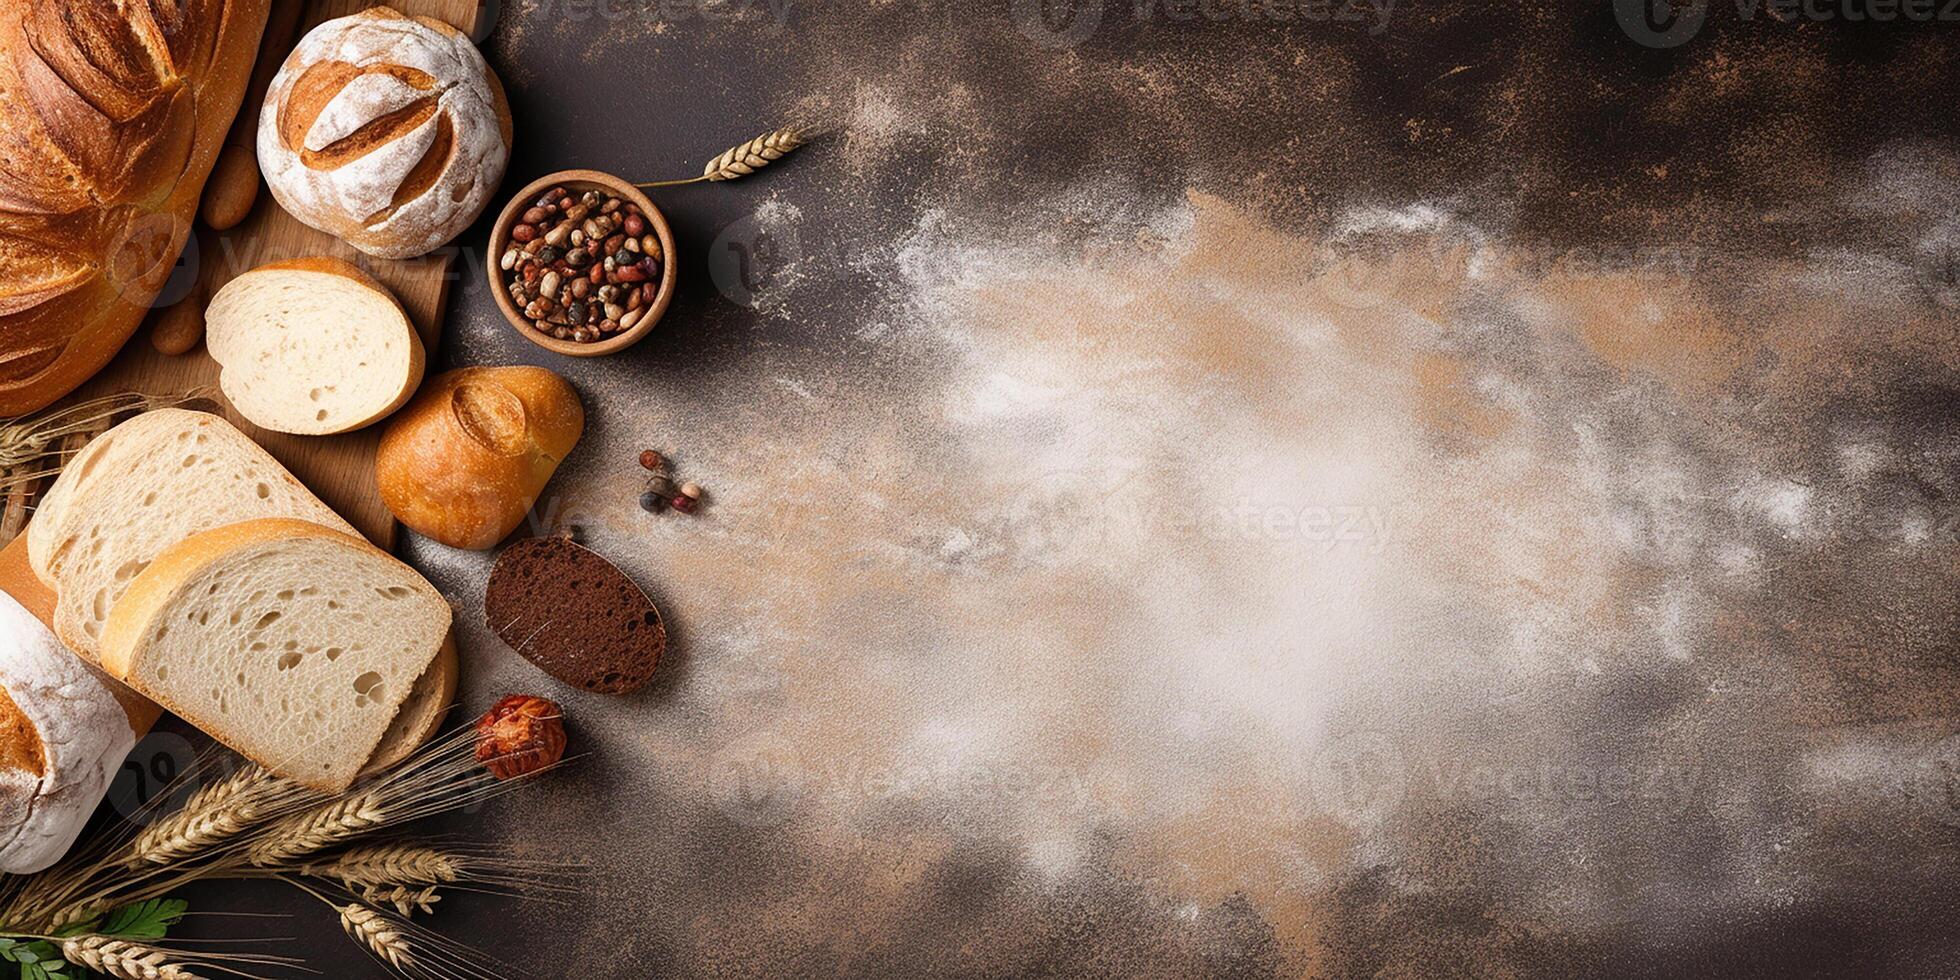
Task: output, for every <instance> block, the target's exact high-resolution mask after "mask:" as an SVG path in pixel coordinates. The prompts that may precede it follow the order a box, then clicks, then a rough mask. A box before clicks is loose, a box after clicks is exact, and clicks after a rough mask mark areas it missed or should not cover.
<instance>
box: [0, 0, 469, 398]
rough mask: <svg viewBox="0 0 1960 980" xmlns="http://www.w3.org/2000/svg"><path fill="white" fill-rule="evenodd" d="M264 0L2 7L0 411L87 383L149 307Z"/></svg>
mask: <svg viewBox="0 0 1960 980" xmlns="http://www.w3.org/2000/svg"><path fill="white" fill-rule="evenodd" d="M269 7H270V5H269V3H268V2H267V0H199V2H196V3H182V2H164V0H126V2H118V3H114V4H110V3H105V2H102V0H92V2H79V0H5V2H0V105H4V107H5V108H4V110H0V416H10V415H19V414H21V413H24V412H31V411H33V410H35V409H38V408H41V407H43V406H45V405H47V404H48V403H49V402H52V401H54V400H55V399H56V398H59V397H61V396H62V395H64V394H66V393H67V392H68V391H70V390H72V389H73V388H74V387H75V386H76V385H79V384H81V383H82V382H83V381H85V380H87V379H88V377H89V376H90V375H92V374H94V373H95V372H96V371H97V370H100V369H101V367H102V366H103V365H104V364H106V363H108V361H109V359H110V358H111V357H112V356H114V355H115V353H116V351H117V349H119V348H120V347H121V346H122V345H123V342H124V341H126V340H128V339H129V335H130V334H131V333H132V332H134V331H135V329H136V326H137V324H138V323H141V322H142V320H143V317H144V315H145V314H147V313H148V312H149V305H150V300H151V299H152V298H154V297H155V296H156V294H157V291H158V290H159V289H161V288H162V287H163V283H164V280H165V278H167V277H168V276H169V274H170V270H171V267H172V265H173V262H172V260H173V259H175V257H176V256H177V253H178V250H179V249H181V248H182V247H183V244H184V237H185V235H186V234H187V233H188V232H189V231H190V222H189V220H188V219H189V218H190V216H191V215H192V214H193V213H194V212H195V211H196V210H197V203H198V192H199V191H200V190H201V189H202V188H203V186H204V180H205V176H206V175H207V174H208V173H209V172H210V170H211V163H212V160H213V159H215V157H216V155H217V152H218V148H219V147H220V146H221V145H222V144H223V141H224V135H225V131H226V130H227V129H228V128H230V126H231V119H232V116H233V115H234V114H236V113H237V111H238V103H239V100H240V99H241V98H242V97H243V95H244V93H245V86H246V82H247V81H248V80H249V79H250V77H251V72H252V61H253V54H254V52H255V51H256V50H257V47H258V43H259V33H260V31H261V29H262V28H263V27H264V25H265V19H266V12H267V10H268V9H269ZM492 183H495V181H494V180H493V181H492Z"/></svg>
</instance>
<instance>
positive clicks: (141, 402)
mask: <svg viewBox="0 0 1960 980" xmlns="http://www.w3.org/2000/svg"><path fill="white" fill-rule="evenodd" d="M207 393H208V389H199V390H197V391H191V392H186V393H184V394H181V395H149V394H144V393H143V392H140V391H125V392H119V393H117V394H114V395H104V396H102V397H100V398H91V399H89V400H87V401H82V402H76V403H75V404H73V405H69V406H66V407H64V408H57V409H49V410H47V411H44V412H41V413H39V414H36V415H32V416H28V417H25V418H21V419H16V420H13V421H11V422H8V423H7V424H5V425H0V469H5V470H12V469H16V468H18V467H21V466H25V465H27V464H30V463H38V462H40V461H41V460H43V459H46V458H47V457H49V456H54V455H58V454H59V450H56V449H54V448H52V447H53V446H54V445H55V444H56V443H58V442H60V441H61V440H62V439H64V438H67V437H68V436H71V435H79V434H93V433H94V432H96V431H97V430H98V429H99V428H100V427H101V426H102V424H103V423H104V422H110V421H113V420H114V419H115V417H116V416H117V415H120V414H122V413H124V412H131V411H145V412H147V411H149V410H150V409H153V408H167V407H170V406H173V405H182V404H184V403H185V402H188V401H193V400H195V399H197V398H200V397H203V396H204V395H205V394H207ZM59 471H60V467H58V466H57V467H56V468H55V469H53V470H48V471H35V472H34V473H25V474H12V473H10V474H8V475H7V476H5V477H0V487H9V486H12V485H14V484H15V483H17V482H20V481H21V480H25V479H31V478H33V477H37V476H41V475H45V474H47V473H55V472H59Z"/></svg>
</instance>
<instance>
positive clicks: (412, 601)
mask: <svg viewBox="0 0 1960 980" xmlns="http://www.w3.org/2000/svg"><path fill="white" fill-rule="evenodd" d="M450 619H451V614H450V609H449V602H448V601H447V600H446V599H444V598H443V596H442V593H440V592H438V591H436V589H435V587H434V586H432V585H430V584H429V583H428V582H427V581H426V580H424V579H423V578H422V576H421V575H419V574H417V573H416V571H415V570H414V569H412V568H410V567H408V566H407V565H404V564H402V563H401V562H400V561H398V560H396V559H395V558H394V557H392V556H390V555H389V554H388V553H386V552H384V551H382V550H381V549H379V548H376V547H375V546H373V545H371V544H369V543H368V542H367V541H366V540H364V539H362V538H360V537H358V536H355V535H352V534H347V533H344V532H341V531H335V530H330V529H328V528H325V527H321V526H320V525H318V524H313V523H310V522H308V521H299V520H293V519H290V518H281V517H269V518H260V519H258V520H251V521H243V522H240V523H237V524H231V525H227V526H224V527H219V528H213V529H211V530H208V531H203V532H200V533H198V534H194V535H191V536H190V537H188V538H185V539H184V540H182V541H179V542H178V543H176V544H175V545H172V546H171V547H170V548H168V549H166V550H165V551H164V552H163V553H162V554H160V555H158V556H157V557H156V560H155V561H152V562H151V563H150V565H149V567H148V568H145V569H144V570H143V572H142V574H140V575H137V576H136V578H135V580H134V581H133V582H131V583H130V586H129V589H128V591H127V592H125V593H124V594H123V597H122V600H121V601H120V602H118V603H116V607H115V610H114V611H113V612H112V613H110V615H109V622H108V625H107V627H106V628H104V630H103V632H102V666H103V669H104V670H106V671H107V672H108V673H109V674H111V675H112V676H115V677H117V678H119V679H121V680H122V681H123V682H124V683H126V684H128V685H129V686H131V687H133V688H135V689H136V690H138V691H141V692H142V693H143V694H145V695H147V696H148V697H150V698H151V699H152V700H154V701H156V702H157V703H158V704H160V705H163V706H164V707H165V708H167V709H169V710H171V711H173V712H175V713H176V714H177V715H179V716H180V717H182V718H184V719H185V720H186V721H189V722H190V723H191V724H193V725H196V726H197V727H199V728H201V729H203V730H204V731H205V732H207V733H209V734H210V735H212V736H213V737H215V738H217V739H218V740H219V741H221V742H224V743H225V744H226V745H228V746H230V747H231V748H232V749H234V750H236V751H237V752H239V753H240V754H241V755H244V756H245V757H246V758H248V759H251V760H252V761H254V762H257V763H259V764H260V765H262V766H265V767H266V768H268V769H271V770H272V771H274V772H277V773H280V774H282V775H285V776H288V777H290V778H292V779H294V780H296V781H298V782H300V783H302V784H304V785H307V786H310V787H312V788H315V789H318V790H321V791H323V792H330V793H331V792H339V791H340V790H343V789H346V788H347V786H348V785H350V784H351V783H352V782H353V781H354V777H355V776H356V775H357V774H358V773H359V772H360V770H361V769H362V767H363V766H364V765H365V764H366V762H367V761H368V759H369V758H370V757H371V756H372V755H373V754H374V749H375V746H376V745H378V744H380V742H381V739H382V736H383V735H384V734H385V733H386V732H387V731H388V730H389V728H390V726H391V723H392V722H393V721H394V719H395V717H396V714H397V712H398V709H399V708H400V707H401V705H402V702H403V701H404V700H405V699H407V697H408V694H409V691H410V689H411V688H412V687H413V686H414V684H415V681H416V679H417V678H418V677H420V676H422V673H423V672H424V671H425V670H426V669H427V668H428V667H429V665H430V664H431V663H432V662H433V661H434V660H435V659H436V656H437V654H438V653H439V652H440V651H441V649H442V647H443V644H444V643H445V642H446V641H447V640H448V636H449V627H450Z"/></svg>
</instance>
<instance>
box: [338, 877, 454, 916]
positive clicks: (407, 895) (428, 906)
mask: <svg viewBox="0 0 1960 980" xmlns="http://www.w3.org/2000/svg"><path fill="white" fill-rule="evenodd" d="M356 894H358V895H360V896H361V898H362V899H364V900H366V901H367V902H368V903H369V904H371V905H392V906H394V907H395V911H397V912H400V913H401V914H402V917H403V918H407V917H408V916H411V915H414V914H415V913H417V912H421V913H422V914H423V915H431V914H434V912H435V910H436V903H437V902H440V901H442V896H441V895H439V894H437V893H436V888H435V886H434V885H430V886H429V887H427V888H412V887H410V886H408V885H391V886H385V887H384V886H381V885H363V886H360V888H358V889H357V890H356Z"/></svg>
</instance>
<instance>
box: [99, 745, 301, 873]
mask: <svg viewBox="0 0 1960 980" xmlns="http://www.w3.org/2000/svg"><path fill="white" fill-rule="evenodd" d="M291 792H292V786H291V785H290V784H288V783H286V782H285V781H284V780H282V779H280V778H279V777H277V776H274V775H273V774H272V773H270V772H267V771H266V770H264V769H261V768H259V767H258V766H247V767H245V768H243V769H240V770H239V771H238V772H235V773H233V774H232V775H231V776H230V777H229V778H227V779H225V780H224V781H222V782H218V783H213V784H212V785H210V786H206V787H204V788H203V789H201V790H198V791H197V794H196V795H194V796H192V797H191V798H190V801H189V802H187V803H185V804H184V806H183V808H182V809H180V810H178V811H177V812H176V813H173V814H171V815H170V816H168V817H165V818H163V819H162V820H159V821H157V822H156V823H153V824H151V825H150V826H149V827H147V828H145V829H144V830H143V832H142V833H140V834H137V835H136V839H135V840H133V841H131V842H130V844H129V853H128V855H127V857H125V858H124V861H123V863H124V865H125V866H127V867H131V868H137V867H142V866H143V865H146V864H172V863H174V862H177V861H181V860H183V859H185V858H187V857H191V856H193V855H196V854H199V853H202V852H204V851H207V850H209V849H211V848H213V847H216V846H217V845H219V844H222V843H225V842H226V841H230V840H233V839H235V838H237V837H238V836H239V835H240V834H243V833H244V832H245V831H247V830H250V829H251V828H252V827H254V826H256V825H258V824H259V823H261V822H263V821H264V820H266V819H269V818H270V817H271V816H272V815H273V814H274V813H275V812H277V810H278V809H279V807H280V804H282V803H283V802H285V800H286V798H287V797H288V796H289V795H290V793H291Z"/></svg>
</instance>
